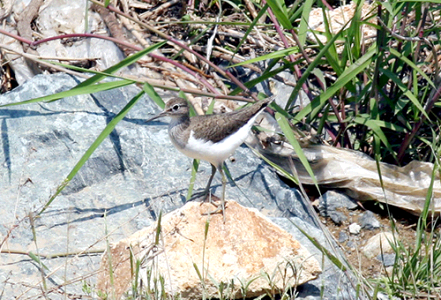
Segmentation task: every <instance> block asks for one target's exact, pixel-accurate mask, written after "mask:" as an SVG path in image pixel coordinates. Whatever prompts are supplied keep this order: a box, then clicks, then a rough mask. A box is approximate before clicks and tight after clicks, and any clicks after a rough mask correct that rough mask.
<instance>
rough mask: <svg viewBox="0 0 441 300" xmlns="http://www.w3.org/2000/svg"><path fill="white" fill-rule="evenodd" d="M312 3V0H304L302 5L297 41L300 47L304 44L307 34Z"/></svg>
mask: <svg viewBox="0 0 441 300" xmlns="http://www.w3.org/2000/svg"><path fill="white" fill-rule="evenodd" d="M313 3H314V1H313V0H306V1H305V2H303V4H302V17H301V19H300V25H299V30H298V32H299V34H298V37H299V41H300V44H301V45H302V46H304V45H305V43H306V34H307V32H308V27H309V26H308V23H309V14H310V12H311V8H312V4H313Z"/></svg>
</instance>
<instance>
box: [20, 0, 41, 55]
mask: <svg viewBox="0 0 441 300" xmlns="http://www.w3.org/2000/svg"><path fill="white" fill-rule="evenodd" d="M43 2H44V0H32V1H31V2H30V3H29V5H28V6H26V8H25V9H24V10H23V12H22V13H21V14H20V16H19V17H18V20H17V31H18V34H19V35H20V36H22V37H23V38H25V39H27V40H32V29H31V22H32V21H33V20H34V19H35V18H36V17H37V14H38V10H39V9H40V6H41V5H42V4H43ZM23 49H24V51H25V52H27V51H28V49H29V46H28V44H27V43H24V45H23Z"/></svg>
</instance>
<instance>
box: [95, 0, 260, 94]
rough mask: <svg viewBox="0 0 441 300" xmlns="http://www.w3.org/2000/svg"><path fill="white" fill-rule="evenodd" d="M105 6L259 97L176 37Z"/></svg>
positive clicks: (99, 3) (110, 6)
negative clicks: (190, 54) (193, 56)
mask: <svg viewBox="0 0 441 300" xmlns="http://www.w3.org/2000/svg"><path fill="white" fill-rule="evenodd" d="M90 1H91V2H93V3H96V4H98V5H102V6H103V4H102V3H101V2H98V1H96V0H90ZM107 8H108V9H109V10H111V11H113V12H115V13H117V14H120V15H122V16H124V17H126V18H128V19H130V20H132V21H133V22H135V23H137V24H138V25H140V26H142V27H144V28H146V29H147V30H149V31H151V32H154V33H155V34H157V35H159V36H160V37H162V38H164V39H165V40H167V41H170V42H172V43H174V44H176V45H178V46H179V47H181V48H183V49H185V50H187V51H189V52H190V53H192V54H194V55H196V56H197V57H198V58H199V59H201V60H202V61H204V62H206V63H208V64H209V65H210V67H212V68H213V69H215V70H216V71H217V72H219V73H220V74H221V75H222V76H224V77H227V78H229V79H230V80H231V81H232V82H233V83H234V84H236V85H237V86H238V87H240V88H241V89H242V90H244V91H245V92H246V93H247V94H249V95H250V96H251V97H252V98H253V99H254V100H255V101H259V99H258V98H257V96H256V95H254V94H253V93H251V91H250V90H249V89H248V88H247V87H246V86H245V85H244V84H243V83H242V82H240V81H239V80H238V79H237V78H236V77H234V76H233V75H232V74H231V73H230V72H228V71H224V70H222V69H221V68H220V67H219V66H217V65H216V64H214V63H212V62H211V61H209V60H207V59H206V58H205V57H203V56H202V55H200V54H199V53H197V52H195V51H193V50H192V49H190V48H189V47H188V46H187V45H185V44H184V43H182V42H179V41H178V40H176V39H174V38H172V37H170V36H169V35H167V34H165V33H163V32H161V31H159V30H157V29H156V28H154V27H153V26H150V25H148V24H145V23H143V22H140V21H138V20H136V19H135V18H133V17H131V16H129V15H128V14H125V13H123V12H121V11H120V10H118V9H117V8H115V7H113V6H112V5H109V6H108V7H107ZM216 93H219V92H216Z"/></svg>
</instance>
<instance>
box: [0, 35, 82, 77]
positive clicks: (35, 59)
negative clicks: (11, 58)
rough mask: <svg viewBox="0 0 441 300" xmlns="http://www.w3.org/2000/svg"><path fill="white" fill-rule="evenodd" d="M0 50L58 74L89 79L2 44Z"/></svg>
mask: <svg viewBox="0 0 441 300" xmlns="http://www.w3.org/2000/svg"><path fill="white" fill-rule="evenodd" d="M1 31H2V29H0V33H1ZM0 49H5V50H7V51H10V52H13V53H16V54H18V55H20V56H23V57H24V58H26V59H29V60H32V61H34V62H37V63H38V64H41V65H43V66H45V67H48V68H52V69H55V70H57V71H60V72H64V73H67V74H72V75H74V76H78V77H82V78H89V76H87V75H85V74H82V73H78V72H75V71H72V70H69V69H66V68H63V67H61V66H57V65H53V64H51V63H48V62H45V61H41V60H40V59H39V57H38V56H35V55H33V54H27V53H23V52H19V51H17V50H14V49H12V48H10V47H8V46H7V45H4V44H0ZM60 60H61V59H60Z"/></svg>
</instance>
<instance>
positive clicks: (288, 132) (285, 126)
mask: <svg viewBox="0 0 441 300" xmlns="http://www.w3.org/2000/svg"><path fill="white" fill-rule="evenodd" d="M276 120H277V123H279V126H280V128H281V129H282V131H283V133H284V134H285V137H286V138H287V139H288V141H289V143H290V144H291V145H292V146H293V148H294V151H295V152H296V154H297V156H298V157H299V159H300V161H301V163H302V164H303V166H304V167H305V169H306V171H307V172H308V174H309V176H311V179H312V181H313V182H314V184H315V185H316V187H317V189H318V183H317V179H316V178H315V176H314V172H313V171H312V168H311V166H310V165H309V162H308V159H307V158H306V156H305V154H304V153H303V150H302V147H301V146H300V144H299V142H298V141H297V139H296V137H295V136H294V133H293V132H292V129H291V127H290V126H289V123H288V119H287V118H285V117H284V116H283V115H281V114H279V113H276Z"/></svg>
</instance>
